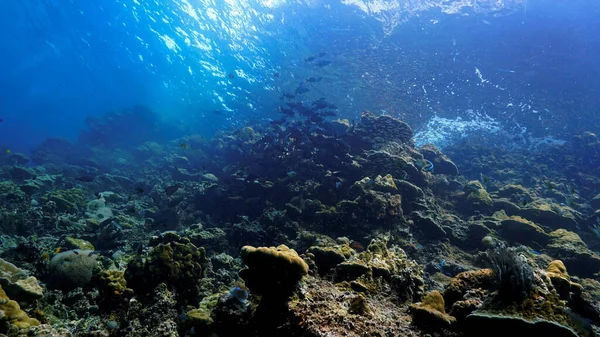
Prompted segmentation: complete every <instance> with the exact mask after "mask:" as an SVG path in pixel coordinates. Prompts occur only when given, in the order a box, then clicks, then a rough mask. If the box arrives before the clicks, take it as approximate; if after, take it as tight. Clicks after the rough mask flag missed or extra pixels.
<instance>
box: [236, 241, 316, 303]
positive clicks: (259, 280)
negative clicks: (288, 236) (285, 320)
mask: <svg viewBox="0 0 600 337" xmlns="http://www.w3.org/2000/svg"><path fill="white" fill-rule="evenodd" d="M241 256H242V260H243V261H244V263H245V264H246V265H247V266H248V268H246V269H242V270H241V271H240V277H241V278H242V279H243V280H244V281H245V282H246V286H247V287H248V288H249V289H250V290H251V291H252V292H254V293H256V294H258V295H261V296H263V300H265V299H268V300H273V301H278V302H279V301H283V302H284V301H285V300H287V299H288V298H289V297H290V296H291V295H292V293H293V292H294V290H295V288H296V286H297V285H298V282H300V280H301V279H302V277H303V276H304V275H307V274H308V265H307V264H306V262H304V260H302V258H301V257H300V256H298V253H296V251H295V250H293V249H290V248H288V247H287V246H286V245H279V246H277V247H258V248H255V247H252V246H244V247H242V251H241Z"/></svg>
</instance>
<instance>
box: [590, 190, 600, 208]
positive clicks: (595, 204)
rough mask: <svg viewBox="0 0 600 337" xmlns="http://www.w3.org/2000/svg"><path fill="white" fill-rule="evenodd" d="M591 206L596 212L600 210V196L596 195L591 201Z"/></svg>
mask: <svg viewBox="0 0 600 337" xmlns="http://www.w3.org/2000/svg"><path fill="white" fill-rule="evenodd" d="M590 206H592V209H593V210H594V211H597V210H600V194H598V195H596V196H595V197H594V198H593V199H592V200H591V201H590Z"/></svg>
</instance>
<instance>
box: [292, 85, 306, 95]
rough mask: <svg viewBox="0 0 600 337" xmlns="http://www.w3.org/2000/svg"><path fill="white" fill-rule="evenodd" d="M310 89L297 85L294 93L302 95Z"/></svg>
mask: <svg viewBox="0 0 600 337" xmlns="http://www.w3.org/2000/svg"><path fill="white" fill-rule="evenodd" d="M309 91H310V89H308V88H307V87H305V86H303V85H300V86H298V88H296V91H294V92H295V93H296V95H302V94H306V93H307V92H309Z"/></svg>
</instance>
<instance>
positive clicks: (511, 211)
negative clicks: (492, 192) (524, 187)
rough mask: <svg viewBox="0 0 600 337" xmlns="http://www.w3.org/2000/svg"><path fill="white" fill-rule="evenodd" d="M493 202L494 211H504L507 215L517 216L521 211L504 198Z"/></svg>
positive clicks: (517, 206)
mask: <svg viewBox="0 0 600 337" xmlns="http://www.w3.org/2000/svg"><path fill="white" fill-rule="evenodd" d="M493 200H494V211H495V212H498V211H504V212H505V213H506V214H508V215H517V214H519V212H520V211H521V208H520V207H519V205H517V204H515V203H513V202H511V201H509V200H508V199H505V198H500V199H493Z"/></svg>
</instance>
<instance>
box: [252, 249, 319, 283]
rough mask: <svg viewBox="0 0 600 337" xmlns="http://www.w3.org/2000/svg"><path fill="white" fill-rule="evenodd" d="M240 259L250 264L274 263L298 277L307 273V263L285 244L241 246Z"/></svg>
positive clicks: (253, 265)
mask: <svg viewBox="0 0 600 337" xmlns="http://www.w3.org/2000/svg"><path fill="white" fill-rule="evenodd" d="M241 255H242V259H243V260H244V262H245V263H246V264H247V265H248V266H250V267H255V266H258V265H274V266H285V267H286V269H288V271H289V272H290V273H293V274H294V275H297V276H299V278H300V277H302V276H304V275H306V274H308V265H307V264H306V262H304V260H302V258H301V257H300V256H298V253H296V251H295V250H293V249H290V248H289V247H288V246H286V245H279V246H277V247H258V248H255V247H252V246H244V247H242V252H241Z"/></svg>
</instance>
